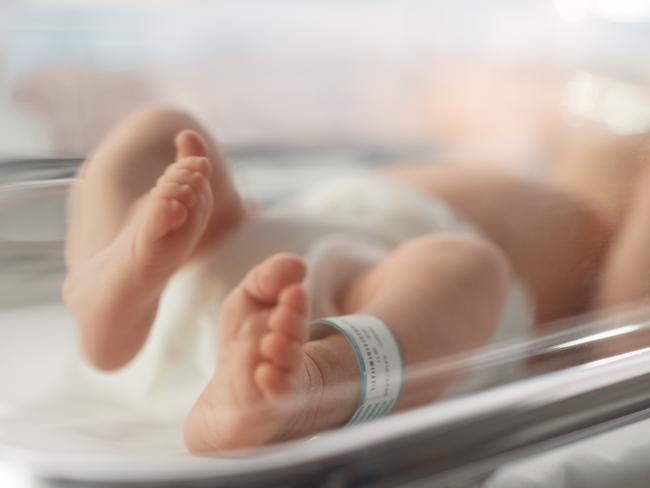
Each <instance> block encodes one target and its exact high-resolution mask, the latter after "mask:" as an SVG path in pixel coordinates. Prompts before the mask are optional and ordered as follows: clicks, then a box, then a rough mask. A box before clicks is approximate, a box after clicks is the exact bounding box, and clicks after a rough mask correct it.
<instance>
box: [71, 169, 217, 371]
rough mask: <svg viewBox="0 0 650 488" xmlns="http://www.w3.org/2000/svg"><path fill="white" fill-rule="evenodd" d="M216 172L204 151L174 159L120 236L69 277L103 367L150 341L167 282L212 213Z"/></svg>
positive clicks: (87, 342)
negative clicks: (212, 178) (213, 174)
mask: <svg viewBox="0 0 650 488" xmlns="http://www.w3.org/2000/svg"><path fill="white" fill-rule="evenodd" d="M210 174H211V166H210V163H209V161H208V160H207V159H206V158H204V157H189V158H185V159H183V160H180V161H178V162H176V163H174V164H172V165H170V166H169V167H168V168H167V170H166V171H165V173H164V174H163V175H162V176H161V177H160V178H159V179H158V182H157V183H156V186H155V187H154V188H153V189H152V190H151V191H150V192H149V194H147V195H146V196H144V197H142V199H141V200H140V201H139V202H138V203H137V204H136V205H135V206H134V210H133V216H132V218H131V219H130V221H129V222H128V224H127V225H126V226H125V228H124V229H123V230H122V232H121V233H120V234H118V236H117V237H116V238H115V240H114V241H113V242H112V243H111V244H109V246H108V247H106V248H105V249H104V250H102V251H100V252H99V253H97V254H96V255H95V256H93V257H92V258H90V259H89V260H88V261H87V262H85V263H83V264H81V265H79V266H78V268H77V269H73V270H72V271H71V273H70V275H69V276H68V278H67V279H66V283H65V285H64V293H63V295H64V300H65V301H66V303H67V304H68V306H69V308H70V309H71V310H72V312H73V313H74V315H75V316H76V317H77V319H78V320H79V322H80V324H81V327H82V331H81V332H82V333H81V336H82V341H83V343H84V350H85V352H86V355H87V357H88V359H89V360H90V361H91V362H92V363H93V364H95V365H96V366H97V367H99V368H101V369H115V368H118V367H120V366H122V365H123V364H125V363H126V362H127V361H128V360H130V359H131V358H132V357H133V356H134V355H135V354H136V353H137V351H138V350H139V349H140V347H141V346H142V344H143V343H144V341H145V339H146V337H147V334H148V331H149V327H150V326H151V323H152V321H153V319H154V317H155V313H156V309H157V304H158V299H159V297H160V293H161V292H162V289H163V287H164V285H165V283H166V282H167V280H168V279H169V277H170V276H171V275H172V274H173V273H174V272H175V271H176V270H177V269H178V268H179V267H180V266H181V264H183V262H184V261H185V260H186V259H187V258H188V256H189V255H190V254H191V253H192V251H193V250H194V247H195V246H196V244H197V242H198V240H199V239H200V237H201V235H202V234H203V232H204V230H205V227H206V224H207V222H208V219H209V218H210V215H211V213H212V207H213V195H212V189H211V187H210V184H209V178H210Z"/></svg>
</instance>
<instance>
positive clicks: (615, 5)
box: [554, 0, 650, 22]
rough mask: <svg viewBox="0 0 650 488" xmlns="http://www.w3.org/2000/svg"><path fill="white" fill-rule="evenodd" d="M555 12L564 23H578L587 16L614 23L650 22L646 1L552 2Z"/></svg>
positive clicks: (576, 0) (596, 0) (592, 0)
mask: <svg viewBox="0 0 650 488" xmlns="http://www.w3.org/2000/svg"><path fill="white" fill-rule="evenodd" d="M554 3H555V10H556V12H557V14H558V15H559V16H560V18H561V19H562V20H564V21H566V22H580V21H581V20H584V19H585V18H586V17H587V16H589V15H592V16H594V17H600V18H603V19H606V20H611V21H614V22H642V21H647V20H650V2H649V1H648V0H554Z"/></svg>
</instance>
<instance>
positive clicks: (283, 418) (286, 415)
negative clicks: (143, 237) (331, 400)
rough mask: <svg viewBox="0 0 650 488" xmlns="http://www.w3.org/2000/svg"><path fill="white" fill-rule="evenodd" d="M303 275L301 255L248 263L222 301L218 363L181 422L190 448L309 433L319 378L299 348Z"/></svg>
mask: <svg viewBox="0 0 650 488" xmlns="http://www.w3.org/2000/svg"><path fill="white" fill-rule="evenodd" d="M304 276H305V265H304V264H303V262H302V261H301V260H300V259H299V258H297V257H294V256H292V255H288V254H279V255H276V256H273V257H271V258H269V259H267V260H266V261H264V262H263V263H262V264H261V265H259V266H257V267H256V268H255V269H253V270H252V271H251V272H250V273H249V274H248V276H246V278H245V279H244V280H243V281H242V283H240V285H239V286H238V287H237V288H236V289H235V290H233V292H232V293H231V294H230V296H229V297H228V298H227V299H226V301H225V302H224V305H223V308H222V310H221V314H220V317H219V354H218V365H217V370H216V372H215V375H214V377H213V378H212V380H211V381H210V383H209V384H208V385H207V386H206V388H205V390H204V391H203V393H202V394H201V397H200V398H199V400H198V401H197V403H196V404H195V405H194V408H193V409H192V411H191V412H190V414H189V416H188V418H187V420H186V424H185V442H186V444H187V447H188V448H189V450H190V451H192V452H209V451H218V450H223V449H235V448H242V447H251V446H258V445H262V444H267V443H269V442H273V441H277V440H282V439H287V438H291V437H296V436H298V435H301V434H307V433H308V432H309V424H310V415H311V408H310V406H311V405H314V404H315V403H316V401H317V398H318V397H319V395H320V393H321V391H320V390H322V382H321V383H320V384H318V383H319V381H318V379H317V378H315V377H317V376H318V375H317V374H315V369H314V364H313V362H311V359H310V357H309V356H308V355H307V354H305V351H304V347H303V346H304V344H305V341H306V339H307V329H306V328H307V320H308V301H307V296H306V293H305V290H304V288H303V287H302V285H301V282H302V280H303V278H304ZM314 383H317V384H314ZM307 391H309V393H310V395H309V396H308V395H307ZM300 394H304V396H302V397H301V396H300Z"/></svg>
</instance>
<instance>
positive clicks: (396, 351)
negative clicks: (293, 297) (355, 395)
mask: <svg viewBox="0 0 650 488" xmlns="http://www.w3.org/2000/svg"><path fill="white" fill-rule="evenodd" d="M316 324H324V325H329V326H331V327H334V328H335V329H337V330H338V331H339V332H341V333H342V334H343V335H344V336H345V338H346V339H347V340H348V341H349V342H350V344H352V347H353V348H354V352H355V354H356V356H357V360H358V362H359V369H360V372H361V394H360V395H359V404H358V406H357V409H356V411H355V412H354V415H352V418H351V419H350V421H349V422H348V425H350V424H359V423H361V422H367V421H369V420H373V419H376V418H379V417H382V416H384V415H387V414H388V413H390V411H391V410H392V409H393V407H394V406H395V404H396V403H397V400H398V399H399V396H400V393H401V392H402V384H403V381H404V361H403V359H402V353H401V351H400V348H399V344H398V343H397V339H396V338H395V336H394V335H393V332H392V331H391V330H390V328H389V327H388V326H387V325H386V324H385V323H384V322H382V321H381V320H379V319H378V318H376V317H373V316H371V315H344V316H341V317H327V318H324V319H318V320H315V321H314V322H313V323H312V325H316Z"/></svg>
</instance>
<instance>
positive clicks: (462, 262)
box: [399, 234, 511, 289]
mask: <svg viewBox="0 0 650 488" xmlns="http://www.w3.org/2000/svg"><path fill="white" fill-rule="evenodd" d="M399 252H400V253H401V254H403V255H404V256H405V257H407V259H410V260H412V261H413V262H415V263H417V264H416V265H417V266H427V265H428V264H429V263H430V264H431V265H432V266H434V267H435V268H436V269H441V268H443V269H445V270H446V271H447V272H449V274H450V275H451V276H453V277H455V278H456V279H459V280H466V281H471V282H475V283H477V284H478V283H486V284H488V286H491V287H495V288H498V289H505V288H506V287H507V285H508V283H509V280H510V276H511V266H510V263H509V261H508V258H507V257H506V255H505V253H504V252H503V251H502V250H501V249H500V248H498V247H497V246H496V245H494V244H492V243H491V242H490V241H488V240H486V239H482V238H481V237H478V236H473V235H455V234H442V235H432V236H424V237H420V238H418V239H414V240H412V241H410V242H408V243H406V244H405V245H403V246H402V247H401V248H400V250H399ZM432 279H435V277H432Z"/></svg>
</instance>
